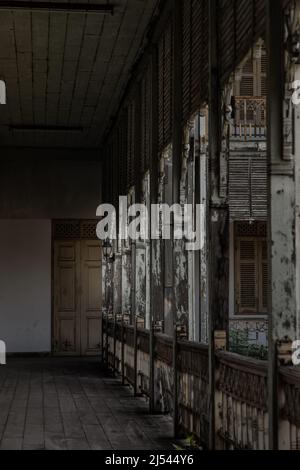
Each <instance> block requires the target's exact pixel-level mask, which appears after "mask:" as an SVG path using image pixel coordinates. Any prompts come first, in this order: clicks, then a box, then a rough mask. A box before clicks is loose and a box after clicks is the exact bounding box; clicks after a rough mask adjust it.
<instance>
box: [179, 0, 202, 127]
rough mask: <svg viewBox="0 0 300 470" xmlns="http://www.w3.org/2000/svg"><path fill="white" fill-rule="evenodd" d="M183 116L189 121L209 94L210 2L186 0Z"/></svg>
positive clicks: (183, 50) (183, 56) (184, 4)
mask: <svg viewBox="0 0 300 470" xmlns="http://www.w3.org/2000/svg"><path fill="white" fill-rule="evenodd" d="M182 36H183V48H182V54H183V55H182V63H183V80H182V96H183V103H182V104H183V118H184V121H187V120H188V119H189V118H190V117H191V115H192V114H194V113H195V112H196V111H197V110H198V109H199V108H200V106H201V104H203V102H204V101H206V100H207V96H208V73H209V70H208V2H207V1H205V0H186V1H184V2H183V18H182Z"/></svg>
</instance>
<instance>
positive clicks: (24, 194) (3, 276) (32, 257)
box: [0, 149, 101, 353]
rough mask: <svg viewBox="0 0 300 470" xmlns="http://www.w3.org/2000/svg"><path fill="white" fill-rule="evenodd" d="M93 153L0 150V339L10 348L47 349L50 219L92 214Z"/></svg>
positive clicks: (97, 182) (97, 180)
mask: <svg viewBox="0 0 300 470" xmlns="http://www.w3.org/2000/svg"><path fill="white" fill-rule="evenodd" d="M94 157H95V158H94ZM96 157H97V155H93V154H92V153H89V152H79V151H74V152H73V151H70V152H68V151H64V152H63V153H60V152H59V151H55V153H54V154H53V151H47V150H43V151H42V152H39V151H32V150H24V149H22V150H19V151H17V152H16V151H12V150H9V151H8V150H4V149H3V150H2V152H1V157H0V168H1V170H0V338H1V339H2V340H4V341H5V342H6V343H7V350H8V352H9V353H32V352H34V353H37V352H49V351H51V233H52V229H51V219H72V218H76V219H89V218H95V217H96V209H97V206H98V205H99V204H100V202H101V164H100V162H99V160H98V161H97V160H96Z"/></svg>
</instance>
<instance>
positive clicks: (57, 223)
mask: <svg viewBox="0 0 300 470" xmlns="http://www.w3.org/2000/svg"><path fill="white" fill-rule="evenodd" d="M98 222H99V220H98V219H52V221H51V356H55V355H56V353H55V308H54V295H55V294H54V271H55V250H54V247H55V242H67V241H73V242H81V241H82V240H94V241H99V242H100V240H99V239H98V238H97V235H96V226H97V224H98ZM63 226H65V227H67V228H68V230H70V235H72V230H71V228H72V227H73V228H74V233H73V234H74V237H72V236H69V237H67V233H68V230H65V234H66V235H65V236H63V234H64V230H63ZM85 226H86V227H87V229H86V230H85V229H84V227H85ZM58 227H59V229H58ZM91 227H95V232H94V233H95V236H94V238H93V237H92V232H93V229H92V228H91ZM77 232H78V235H79V236H78V237H76V234H77ZM84 234H86V235H88V234H89V236H85V237H83V236H81V235H84ZM57 356H58V357H59V354H57ZM73 357H76V356H73Z"/></svg>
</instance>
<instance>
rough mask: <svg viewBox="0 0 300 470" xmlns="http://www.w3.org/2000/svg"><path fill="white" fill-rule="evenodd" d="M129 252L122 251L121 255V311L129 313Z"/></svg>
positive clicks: (130, 266) (130, 264)
mask: <svg viewBox="0 0 300 470" xmlns="http://www.w3.org/2000/svg"><path fill="white" fill-rule="evenodd" d="M131 268H132V263H131V253H130V252H128V251H124V252H123V255H122V312H123V313H124V314H125V315H129V314H130V313H131Z"/></svg>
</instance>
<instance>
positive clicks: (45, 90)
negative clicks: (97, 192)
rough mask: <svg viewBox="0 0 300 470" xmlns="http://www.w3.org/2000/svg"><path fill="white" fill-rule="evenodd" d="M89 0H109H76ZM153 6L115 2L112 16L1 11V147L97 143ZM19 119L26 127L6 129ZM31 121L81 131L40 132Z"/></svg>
mask: <svg viewBox="0 0 300 470" xmlns="http://www.w3.org/2000/svg"><path fill="white" fill-rule="evenodd" d="M34 1H35V0H33V1H32V3H34ZM93 2H94V3H108V4H112V3H114V2H113V1H112V0H107V2H106V0H102V1H101V2H100V0H99V1H98V0H97V1H96V0H93V1H91V0H81V3H93ZM156 4H157V0H145V1H140V0H118V2H116V7H115V12H114V15H102V14H94V13H89V14H87V13H74V12H69V13H68V12H59V13H58V12H50V11H32V10H25V11H24V10H21V11H17V10H0V78H1V79H4V80H5V81H6V86H7V105H5V106H2V107H1V108H0V110H1V116H0V146H1V145H2V146H28V147H31V146H45V147H60V146H65V147H68V146H69V147H74V145H76V146H78V147H88V148H89V147H94V146H95V145H97V146H98V145H99V144H100V142H101V138H102V136H103V134H104V132H105V130H106V128H107V126H108V124H109V122H110V119H111V118H112V117H113V115H114V113H115V111H116V109H117V108H118V104H119V100H120V98H121V93H122V91H123V90H124V89H125V87H126V84H127V81H128V78H129V76H128V75H129V71H130V69H131V67H132V66H133V64H134V61H135V59H136V57H137V55H138V53H139V50H140V47H141V44H142V42H143V39H144V35H145V31H146V28H147V25H148V24H149V22H150V21H151V18H152V15H153V12H154V9H155V7H156ZM24 125H26V126H28V127H30V129H29V130H28V129H27V130H24V132H22V131H21V130H17V131H12V130H11V127H10V126H24ZM36 126H41V127H44V126H61V127H72V128H77V127H82V128H83V130H82V132H77V133H76V132H70V131H66V132H62V131H61V130H59V131H57V132H55V131H54V130H52V131H47V132H42V131H41V130H35V127H36ZM31 128H33V129H31Z"/></svg>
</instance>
